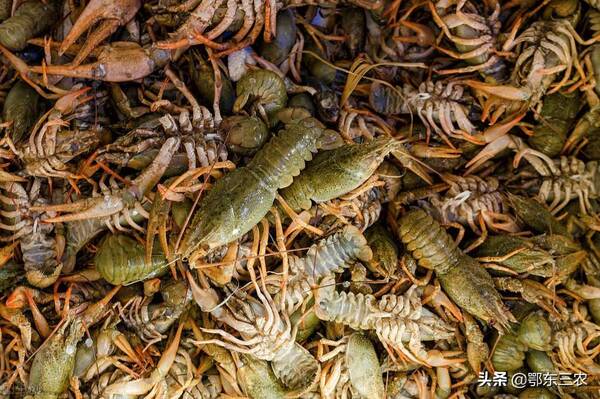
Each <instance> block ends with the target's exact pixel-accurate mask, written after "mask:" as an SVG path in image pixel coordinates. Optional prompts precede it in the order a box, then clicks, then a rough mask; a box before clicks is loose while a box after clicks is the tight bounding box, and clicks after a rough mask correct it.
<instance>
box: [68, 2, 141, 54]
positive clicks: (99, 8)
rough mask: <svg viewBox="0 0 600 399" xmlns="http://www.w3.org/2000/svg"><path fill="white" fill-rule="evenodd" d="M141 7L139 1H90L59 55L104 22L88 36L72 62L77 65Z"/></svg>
mask: <svg viewBox="0 0 600 399" xmlns="http://www.w3.org/2000/svg"><path fill="white" fill-rule="evenodd" d="M141 6H142V2H141V0H109V1H106V0H91V1H90V2H89V3H88V4H87V6H86V7H85V9H84V10H83V12H82V13H81V15H80V16H79V18H78V19H77V22H75V25H73V27H72V28H71V31H70V32H69V34H68V35H67V37H66V38H65V40H64V41H63V42H62V44H61V45H60V48H59V50H58V52H59V54H60V55H62V54H64V52H65V51H67V49H68V48H69V47H70V46H71V45H72V44H73V43H75V41H76V40H77V39H78V38H79V37H80V36H81V35H82V34H83V33H84V32H85V31H86V30H88V28H91V27H92V26H93V25H94V24H96V23H97V22H98V21H100V20H104V21H103V22H102V23H101V24H100V26H99V27H98V29H97V30H96V31H94V32H92V33H91V34H90V36H89V37H88V39H87V41H86V43H85V45H84V46H83V48H82V49H81V51H80V52H79V54H78V55H77V57H75V59H74V60H73V65H78V64H79V63H81V61H83V60H84V59H85V58H86V57H87V56H88V54H89V53H90V52H91V51H92V50H93V49H94V48H95V47H96V46H97V45H98V44H100V43H101V42H102V41H103V40H104V39H106V38H107V37H108V36H110V35H111V34H112V33H113V32H114V31H116V30H117V28H118V27H119V26H120V25H124V24H126V23H127V22H129V21H130V20H131V19H132V18H133V17H134V16H135V14H136V13H137V12H138V10H139V9H140V7H141Z"/></svg>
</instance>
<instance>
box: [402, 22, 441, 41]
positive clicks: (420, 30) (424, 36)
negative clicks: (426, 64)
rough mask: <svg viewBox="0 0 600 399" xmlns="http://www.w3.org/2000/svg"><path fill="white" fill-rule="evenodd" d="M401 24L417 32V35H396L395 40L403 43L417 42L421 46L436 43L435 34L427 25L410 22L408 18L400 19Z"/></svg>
mask: <svg viewBox="0 0 600 399" xmlns="http://www.w3.org/2000/svg"><path fill="white" fill-rule="evenodd" d="M399 24H400V25H403V26H405V27H407V28H408V29H410V30H412V31H414V32H415V33H416V35H415V36H394V38H393V39H394V40H396V41H399V42H402V43H415V44H418V45H419V46H431V45H432V44H433V43H435V34H434V33H433V31H432V30H431V29H430V28H429V27H428V26H426V25H422V24H418V23H415V22H410V21H408V20H405V19H404V20H401V21H399Z"/></svg>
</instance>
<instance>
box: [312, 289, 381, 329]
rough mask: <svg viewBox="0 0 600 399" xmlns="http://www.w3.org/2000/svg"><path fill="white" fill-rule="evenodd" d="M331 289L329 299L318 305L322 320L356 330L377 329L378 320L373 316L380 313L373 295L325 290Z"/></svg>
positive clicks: (319, 302) (318, 314) (320, 301)
mask: <svg viewBox="0 0 600 399" xmlns="http://www.w3.org/2000/svg"><path fill="white" fill-rule="evenodd" d="M322 289H323V288H322ZM329 289H331V291H332V292H330V293H328V294H327V298H326V299H325V298H323V299H320V300H319V301H318V303H317V304H316V306H317V307H318V310H317V316H318V317H319V318H320V319H323V320H326V321H333V322H336V323H342V324H344V325H347V326H350V327H351V328H354V329H356V330H371V329H374V328H375V322H376V321H377V320H378V318H375V317H373V316H372V315H373V314H374V313H379V309H378V306H377V299H376V298H375V297H374V296H373V295H364V294H362V293H359V294H354V293H353V292H349V293H346V292H337V291H335V289H334V288H333V287H327V288H325V290H329Z"/></svg>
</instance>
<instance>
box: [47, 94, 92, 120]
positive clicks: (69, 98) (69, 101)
mask: <svg viewBox="0 0 600 399" xmlns="http://www.w3.org/2000/svg"><path fill="white" fill-rule="evenodd" d="M90 89H91V87H84V88H82V89H79V90H74V91H72V92H70V93H67V94H65V95H64V96H62V97H61V98H59V99H58V100H57V101H56V103H55V104H54V108H55V109H56V110H58V111H59V112H60V113H61V114H67V113H69V112H72V111H73V110H74V109H75V108H77V107H78V106H80V105H81V104H85V103H86V102H88V101H90V100H91V99H92V98H94V97H93V96H85V97H81V96H82V95H84V94H85V93H87V92H88V91H90Z"/></svg>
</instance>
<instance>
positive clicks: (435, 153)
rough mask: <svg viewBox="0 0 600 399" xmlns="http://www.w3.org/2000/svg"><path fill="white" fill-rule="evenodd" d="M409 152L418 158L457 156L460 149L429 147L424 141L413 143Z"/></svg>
mask: <svg viewBox="0 0 600 399" xmlns="http://www.w3.org/2000/svg"><path fill="white" fill-rule="evenodd" d="M410 152H411V153H412V154H413V155H414V156H416V157H419V158H459V157H460V155H461V154H462V151H461V150H459V149H457V148H450V147H431V146H428V145H427V144H424V143H417V144H414V145H413V146H412V147H411V149H410Z"/></svg>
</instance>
